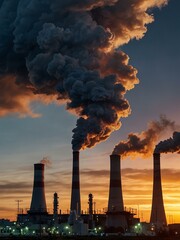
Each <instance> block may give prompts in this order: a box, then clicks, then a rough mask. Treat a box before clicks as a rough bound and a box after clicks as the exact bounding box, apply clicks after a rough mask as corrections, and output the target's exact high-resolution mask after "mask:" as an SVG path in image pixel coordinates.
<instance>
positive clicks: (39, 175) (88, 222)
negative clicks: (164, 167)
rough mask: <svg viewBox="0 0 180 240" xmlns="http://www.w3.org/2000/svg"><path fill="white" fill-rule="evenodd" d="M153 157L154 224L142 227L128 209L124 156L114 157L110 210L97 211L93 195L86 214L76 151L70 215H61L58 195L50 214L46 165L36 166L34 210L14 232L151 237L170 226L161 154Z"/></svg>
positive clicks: (32, 201)
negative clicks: (45, 172) (161, 171)
mask: <svg viewBox="0 0 180 240" xmlns="http://www.w3.org/2000/svg"><path fill="white" fill-rule="evenodd" d="M153 156H154V158H153V160H154V161H153V162H154V171H153V172H154V182H153V200H152V211H151V220H150V224H146V223H143V224H141V223H140V219H139V218H136V217H135V215H136V211H134V210H133V209H129V210H128V209H126V208H125V207H124V202H123V192H122V182H121V157H120V156H119V155H111V156H110V179H109V182H110V183H109V199H108V207H107V211H106V212H104V213H102V214H98V213H97V212H95V211H94V209H93V194H92V193H90V194H89V196H88V197H89V198H88V200H89V201H88V205H89V206H88V207H89V208H88V209H89V212H88V213H86V214H84V213H83V211H82V210H81V198H80V175H79V172H80V171H79V152H78V151H74V152H73V164H72V166H73V168H72V188H71V203H70V212H69V213H67V214H62V213H61V210H59V202H58V194H57V193H56V192H55V193H54V200H53V213H52V214H50V213H48V211H47V206H46V195H45V187H44V186H45V182H44V170H45V168H44V164H43V163H37V164H34V182H33V191H32V199H31V204H30V209H29V210H28V211H27V213H25V214H23V213H21V214H18V217H17V223H16V228H15V229H16V230H15V229H14V233H16V232H18V233H20V234H22V233H21V231H23V234H29V235H41V234H43V235H52V234H53V235H54V234H61V235H88V234H101V233H106V234H108V233H114V234H115V233H116V234H124V235H126V234H130V233H134V234H137V233H138V234H139V233H140V232H142V233H143V234H144V232H149V233H150V235H153V233H154V232H155V231H154V230H155V228H156V229H158V228H161V229H162V227H166V226H167V222H166V216H165V211H164V204H163V197H162V186H161V175H160V154H158V153H154V155H153ZM14 227H15V226H14ZM20 229H21V230H20ZM22 229H23V230H22ZM17 230H18V231H17ZM11 233H12V232H11Z"/></svg>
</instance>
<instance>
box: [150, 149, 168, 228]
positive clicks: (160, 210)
mask: <svg viewBox="0 0 180 240" xmlns="http://www.w3.org/2000/svg"><path fill="white" fill-rule="evenodd" d="M153 159H154V179H153V198H152V209H151V219H150V222H151V223H153V224H155V225H156V226H157V227H158V228H161V227H163V226H166V225H167V222H166V215H165V210H164V203H163V195H162V186H161V170H160V153H154V155H153Z"/></svg>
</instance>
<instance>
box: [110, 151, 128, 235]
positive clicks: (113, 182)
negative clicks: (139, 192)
mask: <svg viewBox="0 0 180 240" xmlns="http://www.w3.org/2000/svg"><path fill="white" fill-rule="evenodd" d="M123 211H124V203H123V195H122V185H121V158H120V156H119V155H114V154H113V155H110V186H109V200H108V211H107V220H106V227H107V228H111V227H114V228H122V231H124V230H125V229H126V228H127V219H126V217H125V216H124V215H123Z"/></svg>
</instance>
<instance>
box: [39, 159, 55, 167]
mask: <svg viewBox="0 0 180 240" xmlns="http://www.w3.org/2000/svg"><path fill="white" fill-rule="evenodd" d="M40 163H42V164H44V165H45V166H46V167H51V166H52V162H51V161H50V160H49V159H48V157H43V159H42V160H41V161H40Z"/></svg>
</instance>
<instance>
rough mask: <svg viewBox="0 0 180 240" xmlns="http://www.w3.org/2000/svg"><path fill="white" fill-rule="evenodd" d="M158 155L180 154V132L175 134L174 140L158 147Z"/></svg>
mask: <svg viewBox="0 0 180 240" xmlns="http://www.w3.org/2000/svg"><path fill="white" fill-rule="evenodd" d="M155 152H157V153H169V152H172V153H180V132H174V133H173V136H172V138H169V139H167V140H164V141H161V142H160V143H158V144H157V145H156V148H155Z"/></svg>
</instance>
